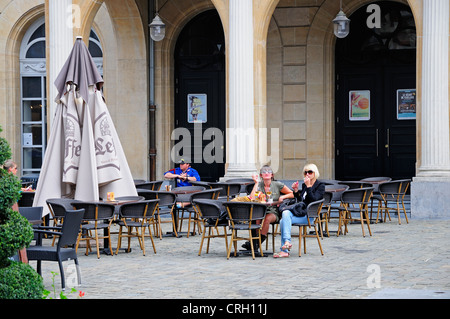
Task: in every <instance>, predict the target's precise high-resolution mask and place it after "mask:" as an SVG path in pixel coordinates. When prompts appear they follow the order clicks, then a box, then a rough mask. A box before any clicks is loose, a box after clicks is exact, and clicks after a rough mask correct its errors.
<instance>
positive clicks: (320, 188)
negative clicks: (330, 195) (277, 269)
mask: <svg viewBox="0 0 450 319" xmlns="http://www.w3.org/2000/svg"><path fill="white" fill-rule="evenodd" d="M319 175H320V174H319V170H318V169H317V166H316V165H315V164H307V165H305V167H304V168H303V176H304V179H303V184H302V188H301V190H300V191H299V188H298V181H297V182H295V183H294V184H292V189H293V190H294V197H295V198H296V199H297V201H303V202H304V203H305V204H306V206H308V204H310V203H312V202H315V201H318V200H321V199H322V198H323V194H324V193H325V184H323V183H321V182H319V181H318V180H317V179H318V178H319ZM307 220H308V216H302V217H297V216H294V214H292V212H291V211H289V210H285V211H284V212H283V213H282V216H281V221H280V226H281V244H282V246H281V251H280V252H279V253H277V254H274V255H273V257H274V258H283V257H289V250H291V248H292V244H291V228H292V224H293V223H294V224H295V223H303V222H307Z"/></svg>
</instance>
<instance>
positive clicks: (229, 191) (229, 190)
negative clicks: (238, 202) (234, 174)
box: [209, 182, 241, 202]
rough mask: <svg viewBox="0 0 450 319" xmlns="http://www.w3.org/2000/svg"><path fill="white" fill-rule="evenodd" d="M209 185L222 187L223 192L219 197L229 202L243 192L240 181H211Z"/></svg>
mask: <svg viewBox="0 0 450 319" xmlns="http://www.w3.org/2000/svg"><path fill="white" fill-rule="evenodd" d="M209 185H211V187H212V188H220V189H221V192H220V194H219V199H220V200H224V201H227V202H228V201H230V200H231V199H233V198H234V197H236V196H238V195H239V194H240V193H241V184H240V183H229V182H223V183H220V182H218V183H209Z"/></svg>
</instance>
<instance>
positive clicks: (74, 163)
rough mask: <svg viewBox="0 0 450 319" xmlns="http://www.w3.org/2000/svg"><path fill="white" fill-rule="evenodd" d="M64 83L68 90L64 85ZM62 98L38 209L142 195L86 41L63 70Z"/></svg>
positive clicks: (36, 201)
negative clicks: (58, 202) (52, 201)
mask: <svg viewBox="0 0 450 319" xmlns="http://www.w3.org/2000/svg"><path fill="white" fill-rule="evenodd" d="M62 81H64V86H62V85H61V82H62ZM55 85H56V87H57V88H58V91H59V94H58V97H57V100H56V102H57V103H58V107H57V109H56V112H55V118H54V120H53V124H52V129H51V133H50V138H49V143H48V147H47V150H46V153H45V156H44V161H43V165H42V168H41V173H40V177H39V181H38V184H37V189H36V194H35V199H34V202H33V206H43V207H44V214H47V213H48V210H47V206H46V203H45V201H46V200H47V199H48V198H59V197H69V198H74V199H76V200H83V201H95V200H98V199H99V198H105V199H106V193H107V192H114V193H115V196H135V195H137V192H136V188H135V186H134V182H133V178H132V175H131V172H130V169H129V167H128V163H127V160H126V157H125V154H124V152H123V149H122V145H121V143H120V140H119V137H118V135H117V132H116V130H115V127H114V124H113V121H112V119H111V116H110V114H109V112H108V108H107V106H106V104H105V102H104V100H103V96H102V93H101V91H100V88H101V86H102V85H103V79H102V78H101V76H100V74H99V73H98V71H97V69H96V67H95V64H94V62H93V61H92V57H91V56H90V54H89V52H88V49H87V47H86V45H85V44H84V42H83V41H82V40H81V39H77V41H76V42H75V45H74V48H73V50H72V52H71V54H70V56H69V58H68V60H67V62H66V64H65V65H64V67H63V69H62V70H61V72H60V74H59V76H58V78H57V80H56V81H55Z"/></svg>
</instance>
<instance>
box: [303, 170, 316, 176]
mask: <svg viewBox="0 0 450 319" xmlns="http://www.w3.org/2000/svg"><path fill="white" fill-rule="evenodd" d="M313 173H314V171H304V172H303V175H306V174H309V175H312V174H313Z"/></svg>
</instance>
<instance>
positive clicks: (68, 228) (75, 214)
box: [27, 209, 84, 290]
mask: <svg viewBox="0 0 450 319" xmlns="http://www.w3.org/2000/svg"><path fill="white" fill-rule="evenodd" d="M83 216H84V209H80V210H69V211H66V214H65V216H64V222H63V224H62V227H61V228H56V227H45V226H42V227H41V228H40V229H36V230H35V233H37V234H38V240H37V242H36V246H30V247H28V248H27V257H28V260H37V268H36V271H37V273H38V274H39V275H41V276H42V271H41V262H42V261H43V260H46V261H57V262H58V264H59V271H60V273H61V287H62V289H63V290H64V289H65V278H64V267H63V264H62V262H63V261H66V260H69V259H73V260H74V262H75V266H76V269H77V275H78V284H81V275H80V270H79V266H78V257H77V253H76V248H75V246H76V244H77V242H78V238H79V236H80V225H81V220H82V219H83ZM55 230H56V231H55ZM43 234H51V235H53V236H59V240H58V243H57V245H56V246H42V235H43ZM67 246H72V248H65V247H67Z"/></svg>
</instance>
